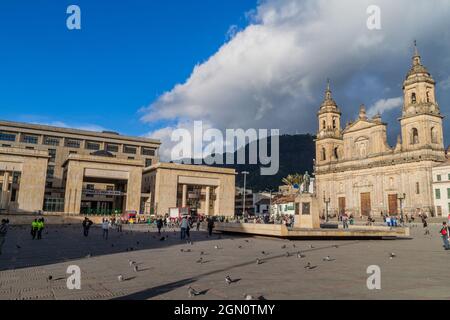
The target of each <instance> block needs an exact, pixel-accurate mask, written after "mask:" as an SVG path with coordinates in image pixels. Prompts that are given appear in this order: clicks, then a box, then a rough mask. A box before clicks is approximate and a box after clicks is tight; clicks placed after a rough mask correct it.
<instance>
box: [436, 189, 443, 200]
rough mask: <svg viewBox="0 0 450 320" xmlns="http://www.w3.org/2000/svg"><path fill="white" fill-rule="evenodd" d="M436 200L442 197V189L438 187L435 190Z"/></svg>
mask: <svg viewBox="0 0 450 320" xmlns="http://www.w3.org/2000/svg"><path fill="white" fill-rule="evenodd" d="M434 192H435V196H436V200H440V199H441V189H436V190H435V191H434Z"/></svg>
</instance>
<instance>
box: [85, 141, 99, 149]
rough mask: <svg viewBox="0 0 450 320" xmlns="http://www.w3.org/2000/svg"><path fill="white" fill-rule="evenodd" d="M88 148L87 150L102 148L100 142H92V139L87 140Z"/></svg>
mask: <svg viewBox="0 0 450 320" xmlns="http://www.w3.org/2000/svg"><path fill="white" fill-rule="evenodd" d="M86 149H87V150H94V151H98V150H100V143H98V142H92V141H87V142H86Z"/></svg>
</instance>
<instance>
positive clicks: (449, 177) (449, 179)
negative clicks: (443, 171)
mask: <svg viewBox="0 0 450 320" xmlns="http://www.w3.org/2000/svg"><path fill="white" fill-rule="evenodd" d="M448 181H450V173H449V174H448Z"/></svg>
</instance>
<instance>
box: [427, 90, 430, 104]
mask: <svg viewBox="0 0 450 320" xmlns="http://www.w3.org/2000/svg"><path fill="white" fill-rule="evenodd" d="M427 102H430V91H427Z"/></svg>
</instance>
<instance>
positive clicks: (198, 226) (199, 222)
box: [197, 218, 202, 231]
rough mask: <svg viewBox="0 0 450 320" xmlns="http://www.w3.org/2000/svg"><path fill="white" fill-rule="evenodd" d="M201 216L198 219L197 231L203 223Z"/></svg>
mask: <svg viewBox="0 0 450 320" xmlns="http://www.w3.org/2000/svg"><path fill="white" fill-rule="evenodd" d="M201 223H202V222H201V221H200V218H198V219H197V231H200V225H201Z"/></svg>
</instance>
